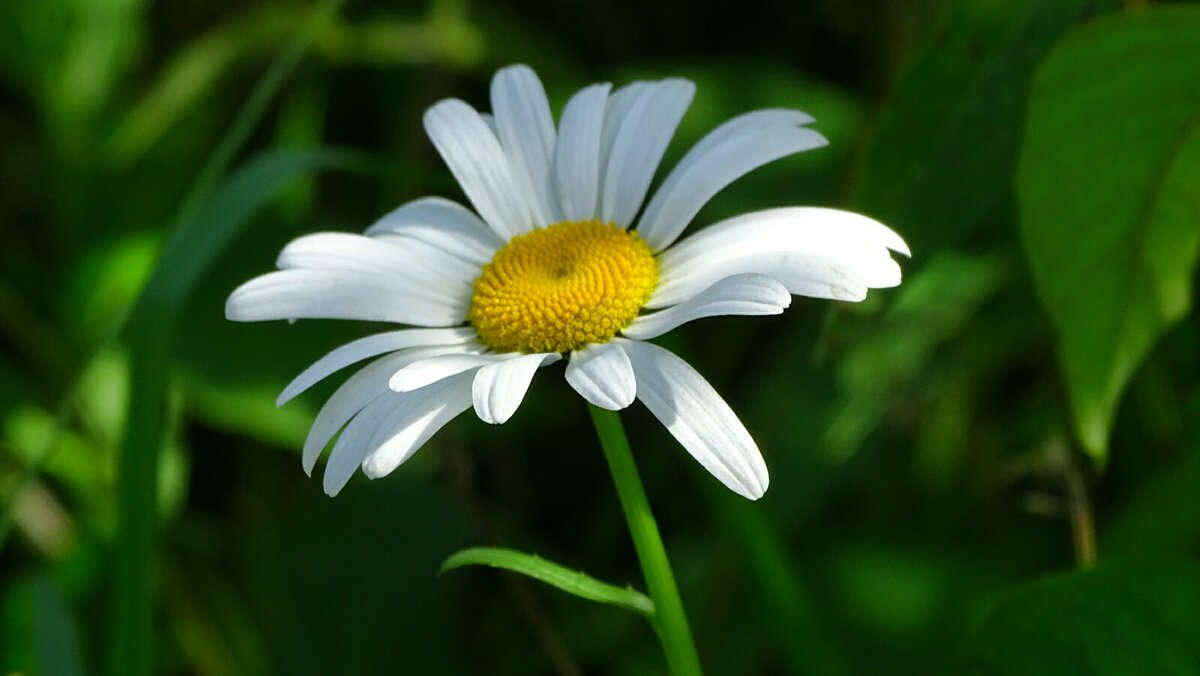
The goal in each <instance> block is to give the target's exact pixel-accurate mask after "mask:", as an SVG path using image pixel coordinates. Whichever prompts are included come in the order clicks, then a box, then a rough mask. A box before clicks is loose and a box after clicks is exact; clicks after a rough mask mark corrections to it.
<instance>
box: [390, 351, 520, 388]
mask: <svg viewBox="0 0 1200 676" xmlns="http://www.w3.org/2000/svg"><path fill="white" fill-rule="evenodd" d="M507 359H512V355H511V354H448V355H445V356H438V357H430V358H429V359H422V360H421V361H417V362H413V363H411V364H408V365H407V366H405V367H404V368H402V369H398V370H397V371H396V372H395V373H394V374H392V377H391V379H390V380H389V381H388V387H390V388H391V389H392V390H393V391H395V392H411V391H413V390H418V389H420V388H422V387H425V386H426V385H429V384H430V383H436V382H437V381H439V380H441V379H443V378H449V377H450V376H453V375H457V374H459V373H463V372H464V371H471V370H474V369H477V368H479V367H480V366H487V365H488V364H495V363H496V362H499V361H505V360H507Z"/></svg>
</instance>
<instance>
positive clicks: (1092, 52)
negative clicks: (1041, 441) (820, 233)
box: [1017, 7, 1200, 462]
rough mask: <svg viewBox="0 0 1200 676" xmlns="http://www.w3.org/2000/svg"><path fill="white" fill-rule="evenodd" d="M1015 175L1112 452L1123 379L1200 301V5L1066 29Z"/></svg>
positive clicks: (1077, 405) (1094, 428)
mask: <svg viewBox="0 0 1200 676" xmlns="http://www.w3.org/2000/svg"><path fill="white" fill-rule="evenodd" d="M1017 185H1018V194H1019V198H1020V204H1021V231H1022V234H1023V236H1024V239H1025V245H1026V251H1027V253H1028V257H1029V262H1030V265H1031V267H1032V269H1033V277H1034V281H1035V282H1036V284H1037V288H1038V293H1039V295H1040V296H1041V298H1042V301H1043V303H1044V304H1045V306H1046V309H1047V310H1048V311H1049V313H1050V316H1051V318H1052V319H1053V321H1054V324H1055V326H1056V328H1057V329H1058V334H1059V359H1060V361H1061V363H1062V366H1063V370H1064V372H1065V376H1066V382H1067V390H1068V393H1069V395H1070V400H1071V407H1072V411H1073V413H1074V420H1075V432H1076V434H1077V435H1078V437H1079V440H1080V441H1081V442H1082V444H1083V446H1084V448H1085V449H1086V450H1087V452H1088V453H1089V454H1091V455H1092V456H1093V457H1095V458H1096V459H1097V460H1099V461H1101V462H1102V461H1104V459H1105V458H1106V455H1107V444H1108V434H1109V429H1110V428H1111V426H1112V416H1113V411H1114V408H1115V407H1116V404H1117V401H1118V400H1119V398H1120V396H1121V392H1122V390H1123V389H1124V387H1125V384H1126V383H1127V382H1128V380H1129V378H1130V376H1131V375H1132V374H1133V372H1134V370H1135V369H1136V368H1137V366H1138V364H1139V363H1140V362H1141V360H1142V358H1143V357H1144V356H1145V355H1146V353H1147V351H1149V349H1150V348H1151V346H1153V345H1154V343H1155V341H1156V340H1157V339H1158V338H1159V337H1160V336H1161V335H1162V333H1163V332H1164V331H1165V330H1166V329H1167V328H1168V327H1169V326H1171V325H1172V324H1173V323H1174V322H1176V321H1178V320H1179V319H1180V318H1182V317H1183V316H1184V315H1185V314H1186V313H1187V312H1188V309H1189V308H1190V307H1191V289H1190V286H1191V276H1192V270H1193V268H1194V267H1195V263H1196V253H1197V249H1198V247H1200V9H1198V8H1195V7H1163V8H1156V9H1153V10H1150V11H1146V12H1141V13H1135V14H1126V15H1123V16H1119V17H1112V18H1106V19H1101V20H1097V21H1096V22H1095V23H1094V24H1092V25H1090V26H1087V27H1085V28H1082V29H1080V30H1079V31H1078V32H1076V33H1074V34H1073V35H1071V36H1070V37H1069V38H1068V39H1067V40H1065V41H1064V42H1063V44H1062V45H1061V46H1060V47H1059V48H1058V49H1057V50H1056V51H1055V52H1054V54H1053V55H1052V56H1051V57H1050V58H1049V59H1048V60H1047V62H1046V63H1045V64H1044V65H1043V66H1042V67H1041V69H1040V70H1039V72H1038V75H1037V78H1036V80H1035V82H1034V86H1033V94H1032V100H1031V102H1030V107H1029V118H1028V122H1027V125H1026V136H1025V143H1024V146H1023V147H1022V150H1021V159H1020V165H1019V167H1018V171H1017Z"/></svg>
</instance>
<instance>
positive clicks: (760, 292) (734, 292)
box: [621, 274, 792, 340]
mask: <svg viewBox="0 0 1200 676" xmlns="http://www.w3.org/2000/svg"><path fill="white" fill-rule="evenodd" d="M791 303H792V296H791V294H790V293H789V292H788V289H787V287H786V286H784V284H783V283H781V282H780V281H779V280H777V279H775V278H774V277H768V276H766V275H755V274H745V275H734V276H732V277H726V278H724V279H722V280H720V281H718V282H716V283H714V284H713V285H712V286H710V287H708V288H707V289H705V290H703V291H701V292H700V293H698V294H696V295H695V296H692V297H691V298H689V299H687V300H686V301H684V302H682V303H680V304H679V305H676V306H674V307H670V308H667V309H666V310H662V311H660V312H655V313H652V314H647V315H642V316H640V317H638V318H637V319H635V320H633V323H632V324H630V325H629V326H628V327H626V328H625V329H624V330H623V331H621V333H622V334H623V335H625V336H626V337H627V338H633V339H635V340H649V339H651V338H656V337H658V336H661V335H663V334H664V333H667V332H668V331H671V330H673V329H675V328H676V327H678V326H680V325H682V324H686V323H687V322H690V321H692V320H695V319H701V318H704V317H717V316H720V315H777V314H781V313H782V312H783V311H784V309H786V308H787V306H788V305H791Z"/></svg>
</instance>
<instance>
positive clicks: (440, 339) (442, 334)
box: [275, 326, 476, 406]
mask: <svg viewBox="0 0 1200 676" xmlns="http://www.w3.org/2000/svg"><path fill="white" fill-rule="evenodd" d="M475 337H476V334H475V329H472V328H471V327H469V326H463V327H457V328H453V329H400V330H399V331H388V332H387V333H377V334H375V335H373V336H367V337H365V338H359V339H358V340H355V341H353V342H349V343H346V344H345V345H342V346H341V347H338V348H336V349H334V350H333V351H332V352H330V353H328V354H326V355H325V356H324V357H321V358H320V359H318V360H317V361H315V362H313V364H312V365H311V366H309V367H308V368H306V369H304V371H302V372H301V373H300V375H298V376H296V378H295V379H294V380H292V382H290V383H288V386H287V387H285V388H283V392H281V393H280V394H279V398H277V399H276V400H275V405H276V406H283V405H284V404H286V403H287V402H289V401H291V400H292V399H293V398H295V397H296V395H298V394H300V393H301V392H304V391H305V390H307V389H308V388H310V387H312V386H313V385H315V384H317V383H319V382H321V381H322V380H324V379H325V378H327V377H329V376H330V375H332V374H334V373H336V372H338V371H340V370H341V369H344V368H346V367H347V366H350V365H351V364H354V363H356V362H360V361H362V360H364V359H369V358H371V357H374V356H377V355H381V354H383V353H384V352H394V351H397V350H403V349H406V348H410V347H430V346H435V345H463V346H466V345H467V344H468V343H470V342H471V341H472V340H474V339H475Z"/></svg>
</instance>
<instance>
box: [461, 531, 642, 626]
mask: <svg viewBox="0 0 1200 676" xmlns="http://www.w3.org/2000/svg"><path fill="white" fill-rule="evenodd" d="M463 566H491V567H492V568H503V569H504V570H511V571H512V572H514V573H520V574H522V575H527V576H529V577H532V578H533V579H535V580H539V581H541V582H545V583H546V584H548V585H551V586H553V587H558V588H559V589H561V590H563V591H565V592H567V593H568V594H574V595H575V596H578V597H580V598H584V599H587V600H589V601H596V602H599V603H607V604H609V605H613V606H617V607H620V608H624V609H626V610H632V611H633V612H635V613H639V614H641V615H644V616H646V617H647V618H653V617H654V602H653V601H651V600H650V597H648V596H646V595H645V594H643V593H641V592H639V591H636V590H634V589H632V588H624V589H622V588H621V587H617V586H614V585H611V584H608V583H605V582H601V581H599V580H597V579H595V578H593V577H590V576H588V575H586V574H584V573H581V572H579V571H575V570H571V569H570V568H566V567H564V566H560V565H558V564H557V563H553V562H551V561H547V560H545V559H543V558H540V557H537V556H534V555H533V554H525V553H523V552H518V551H515V550H512V549H504V548H502V547H468V548H467V549H463V550H460V551H458V552H455V553H454V554H451V555H450V557H449V558H447V559H446V561H445V562H444V563H442V570H441V572H443V573H444V572H446V571H448V570H453V569H455V568H461V567H463Z"/></svg>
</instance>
